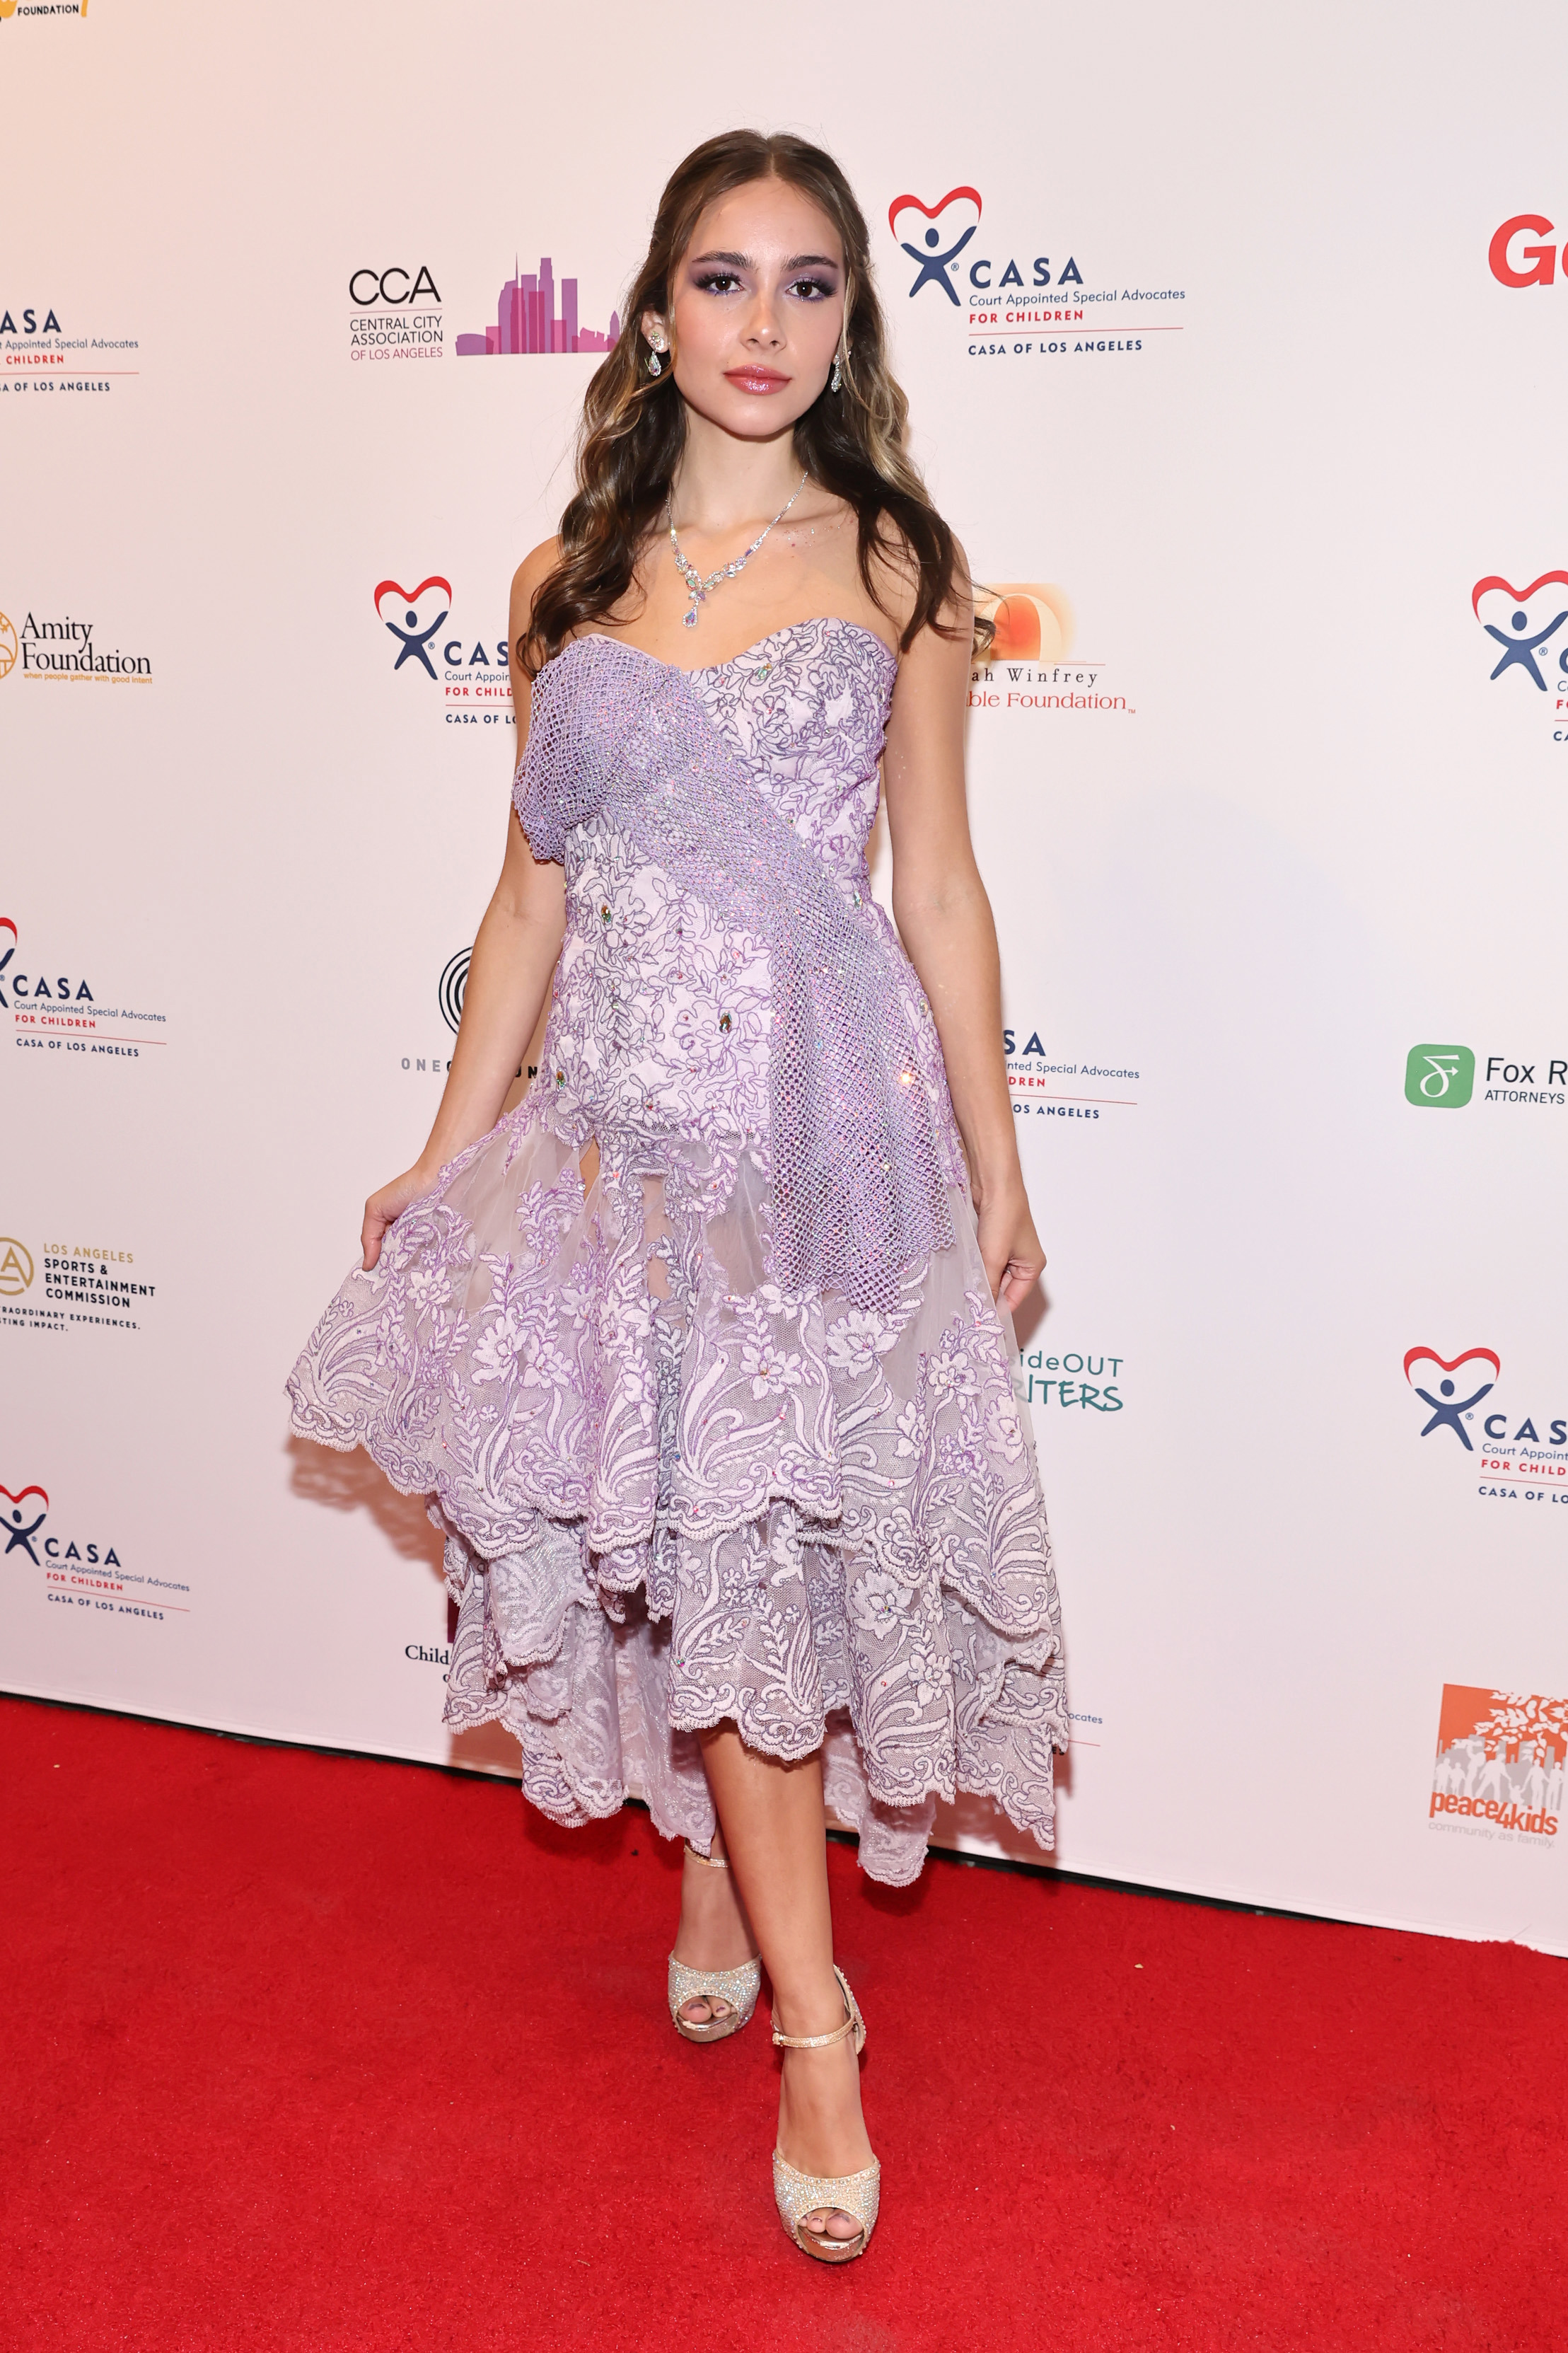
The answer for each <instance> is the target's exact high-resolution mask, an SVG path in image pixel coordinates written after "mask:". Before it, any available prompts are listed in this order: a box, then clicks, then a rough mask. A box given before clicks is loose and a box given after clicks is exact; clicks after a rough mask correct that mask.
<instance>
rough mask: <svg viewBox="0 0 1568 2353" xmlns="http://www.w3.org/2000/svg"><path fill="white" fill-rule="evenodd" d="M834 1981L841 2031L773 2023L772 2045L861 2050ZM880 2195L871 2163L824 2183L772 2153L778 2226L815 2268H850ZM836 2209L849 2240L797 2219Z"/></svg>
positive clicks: (853, 2012) (854, 2006)
mask: <svg viewBox="0 0 1568 2353" xmlns="http://www.w3.org/2000/svg"><path fill="white" fill-rule="evenodd" d="M833 1974H834V1976H835V1977H836V1978H837V1980H838V1989H839V1991H840V1993H842V1995H843V1996H844V2009H845V2019H844V2023H843V2025H842V2026H839V2027H836V2028H835V2029H834V2031H833V2032H832V2033H831V2034H781V2033H780V2032H779V2030H778V2021H777V2019H776V2018H775V2019H774V2021H773V2041H774V2042H776V2043H777V2044H778V2045H779V2047H780V2048H781V2049H782V2050H784V2051H826V2049H827V2048H828V2047H829V2046H830V2045H831V2044H833V2043H835V2042H847V2041H848V2039H849V2037H850V2036H851V2035H853V2036H854V2038H855V2056H856V2057H857V2058H858V2057H859V2056H860V2053H861V2052H862V2051H864V2049H865V2048H866V2021H865V2020H864V2019H863V2018H862V2017H861V2015H860V2005H859V2003H858V2001H857V2000H856V1999H855V1997H854V1995H853V1994H852V1993H851V1992H850V1990H849V1981H848V1979H847V1978H846V1976H845V1974H844V1972H843V1970H842V1969H841V1968H837V1967H835V1968H834V1971H833ZM881 2194H882V2168H881V2166H880V2165H879V2162H878V2160H877V2159H876V2158H872V2159H871V2162H870V2164H869V2165H868V2166H867V2167H866V2168H864V2170H863V2171H862V2172H859V2173H843V2174H839V2175H838V2176H837V2179H826V2178H825V2177H824V2176H822V2175H820V2174H815V2173H799V2172H797V2171H796V2169H795V2167H794V2166H793V2165H791V2164H790V2163H789V2161H788V2159H787V2158H783V2157H781V2156H780V2155H779V2152H778V2150H777V2149H776V2148H775V2149H774V2151H773V2197H774V2199H775V2200H777V2203H778V2210H779V2221H781V2222H782V2223H783V2224H784V2229H785V2230H786V2231H787V2232H789V2235H790V2237H791V2238H792V2239H793V2240H794V2241H795V2245H796V2246H797V2247H798V2248H799V2249H800V2250H801V2253H803V2254H807V2255H813V2256H815V2257H816V2261H817V2262H818V2263H853V2261H854V2260H855V2257H856V2256H857V2255H863V2254H864V2253H865V2252H866V2250H867V2248H868V2246H869V2245H870V2243H871V2233H872V2232H873V2231H874V2230H875V2229H876V2227H877V2209H878V2206H879V2202H880V2200H881ZM824 2207H826V2208H827V2209H828V2210H829V2211H832V2210H833V2209H835V2208H837V2211H839V2212H840V2213H842V2214H850V2215H853V2216H854V2218H855V2220H856V2221H858V2223H859V2225H860V2229H859V2232H858V2236H856V2237H855V2238H853V2239H828V2238H824V2237H823V2236H822V2235H821V2234H820V2233H819V2232H816V2231H808V2230H807V2229H806V2227H805V2221H804V2219H803V2217H805V2215H807V2214H815V2213H816V2212H817V2211H818V2210H819V2209H821V2208H824Z"/></svg>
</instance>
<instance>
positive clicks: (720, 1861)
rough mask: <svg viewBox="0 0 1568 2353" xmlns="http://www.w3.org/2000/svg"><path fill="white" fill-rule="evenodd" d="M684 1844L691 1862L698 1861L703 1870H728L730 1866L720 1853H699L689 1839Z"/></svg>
mask: <svg viewBox="0 0 1568 2353" xmlns="http://www.w3.org/2000/svg"><path fill="white" fill-rule="evenodd" d="M685 1846H686V1852H687V1853H688V1854H689V1856H690V1857H691V1860H692V1862H700V1864H701V1865H702V1868H703V1870H704V1871H728V1870H729V1868H730V1866H729V1864H728V1863H727V1862H725V1860H724V1858H723V1856H722V1855H721V1854H699V1853H698V1852H697V1849H696V1848H695V1847H694V1846H693V1845H692V1843H691V1841H690V1840H689V1839H687V1840H686V1841H685Z"/></svg>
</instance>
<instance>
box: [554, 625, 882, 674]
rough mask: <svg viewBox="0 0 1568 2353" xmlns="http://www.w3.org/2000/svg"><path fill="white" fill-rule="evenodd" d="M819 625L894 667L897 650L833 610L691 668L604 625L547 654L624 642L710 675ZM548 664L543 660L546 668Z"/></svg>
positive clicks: (648, 657)
mask: <svg viewBox="0 0 1568 2353" xmlns="http://www.w3.org/2000/svg"><path fill="white" fill-rule="evenodd" d="M823 628H834V629H847V630H848V631H849V633H850V635H851V636H853V637H857V638H866V639H867V640H868V642H869V643H870V644H871V645H872V646H874V647H875V648H876V649H877V651H878V652H879V654H880V655H881V657H882V659H883V660H884V661H886V662H890V663H891V664H892V666H893V668H894V669H895V670H897V668H898V666H899V658H898V656H897V654H895V653H894V652H893V651H892V650H891V649H890V648H889V647H887V646H885V645H884V644H883V642H882V640H881V638H879V636H878V635H877V632H876V630H875V629H868V628H866V627H865V626H864V624H863V623H862V622H859V621H846V620H844V619H843V618H842V617H840V616H839V615H838V614H837V613H819V614H817V615H816V616H815V617H813V618H811V619H810V620H805V621H786V622H785V623H784V626H783V628H778V629H770V630H769V631H768V633H767V635H766V637H764V638H755V639H754V640H753V642H752V644H751V645H749V646H742V649H741V650H740V652H739V653H738V654H731V655H730V656H729V658H728V659H727V660H725V661H719V662H701V663H700V664H699V665H698V667H697V668H696V669H695V670H682V669H681V667H680V664H679V662H667V661H664V660H661V659H660V658H659V656H658V654H650V653H649V652H648V650H647V647H646V646H634V645H633V644H632V642H631V639H630V638H613V637H611V635H610V633H609V631H608V630H607V629H588V630H585V631H584V634H583V636H582V637H580V638H570V639H569V640H568V641H567V643H566V644H565V645H563V647H562V649H561V651H560V653H558V654H552V656H551V660H552V661H560V660H561V659H563V657H564V656H565V655H567V654H569V653H570V652H571V651H572V649H573V647H574V646H591V645H596V644H600V643H603V644H605V645H607V646H625V647H626V651H627V652H628V653H633V654H640V655H641V656H642V659H643V660H644V661H650V662H657V663H658V667H659V669H660V670H674V671H675V673H676V675H677V676H678V677H679V678H713V677H715V676H716V675H717V674H718V672H719V671H720V670H733V669H734V668H735V666H736V664H737V663H738V662H743V661H750V660H751V659H752V655H753V654H760V653H761V652H762V650H763V647H764V646H773V645H777V643H778V641H779V639H780V638H788V637H794V636H795V634H796V633H797V632H798V631H799V630H801V629H823ZM548 666H549V665H548V664H546V668H548Z"/></svg>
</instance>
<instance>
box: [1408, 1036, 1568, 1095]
mask: <svg viewBox="0 0 1568 2353" xmlns="http://www.w3.org/2000/svg"><path fill="white" fill-rule="evenodd" d="M1540 1073H1544V1083H1542V1077H1541V1076H1540V1075H1538V1074H1540ZM1475 1091H1476V1056H1475V1053H1474V1051H1473V1050H1472V1049H1471V1048H1470V1047H1468V1046H1438V1045H1420V1046H1412V1047H1411V1049H1410V1051H1409V1053H1408V1054H1407V1055H1406V1056H1405V1102H1406V1103H1414V1104H1415V1108H1416V1110H1417V1111H1463V1110H1464V1109H1465V1107H1466V1105H1467V1104H1468V1103H1469V1102H1470V1100H1471V1098H1472V1097H1473V1095H1474V1093H1475ZM1483 1095H1484V1099H1485V1101H1486V1102H1488V1103H1542V1104H1544V1105H1546V1106H1547V1107H1548V1108H1551V1109H1554V1110H1559V1111H1561V1110H1563V1108H1565V1107H1568V1055H1564V1054H1526V1053H1519V1054H1506V1053H1505V1054H1489V1055H1488V1056H1487V1059H1486V1076H1485V1084H1484V1088H1483Z"/></svg>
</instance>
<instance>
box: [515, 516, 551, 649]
mask: <svg viewBox="0 0 1568 2353" xmlns="http://www.w3.org/2000/svg"><path fill="white" fill-rule="evenodd" d="M560 561H561V542H560V540H559V538H555V539H542V540H541V541H540V543H539V545H538V546H537V547H535V548H532V549H531V550H530V552H529V553H528V554H526V555H525V556H524V557H523V559H522V562H521V564H520V565H518V567H517V570H516V571H515V572H514V573H513V574H512V576H511V607H510V610H511V634H512V636H513V637H514V638H515V637H517V636H518V635H520V634H526V632H527V629H528V626H529V623H530V622H531V620H532V618H533V600H534V598H535V597H536V596H538V594H539V592H540V590H541V589H542V587H543V586H544V584H545V582H546V581H547V580H548V579H549V577H550V575H551V574H552V572H553V571H554V570H555V567H556V565H558V564H559V563H560Z"/></svg>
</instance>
